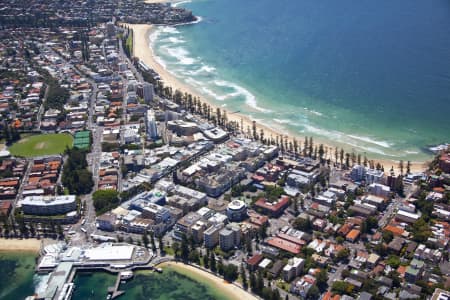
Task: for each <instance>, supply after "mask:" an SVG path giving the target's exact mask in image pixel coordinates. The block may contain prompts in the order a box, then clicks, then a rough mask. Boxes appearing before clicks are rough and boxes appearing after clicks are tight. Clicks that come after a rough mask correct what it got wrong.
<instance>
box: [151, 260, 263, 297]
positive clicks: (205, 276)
mask: <svg viewBox="0 0 450 300" xmlns="http://www.w3.org/2000/svg"><path fill="white" fill-rule="evenodd" d="M165 266H167V267H169V266H170V267H174V268H175V269H178V270H180V271H187V272H188V273H190V274H192V275H194V276H195V278H198V279H201V281H206V282H208V283H210V284H212V285H213V286H214V287H215V288H217V289H218V290H220V291H221V292H222V293H223V294H224V295H226V296H228V297H230V298H232V299H248V300H257V299H258V298H256V297H255V296H253V295H251V294H250V293H247V292H246V291H244V290H243V289H241V288H239V287H237V286H235V285H234V284H231V283H228V282H225V281H224V280H223V279H222V278H220V277H217V276H215V275H213V274H211V273H208V272H206V271H202V270H200V269H198V268H196V267H193V266H190V265H186V264H183V263H179V262H167V263H162V264H160V265H158V267H165Z"/></svg>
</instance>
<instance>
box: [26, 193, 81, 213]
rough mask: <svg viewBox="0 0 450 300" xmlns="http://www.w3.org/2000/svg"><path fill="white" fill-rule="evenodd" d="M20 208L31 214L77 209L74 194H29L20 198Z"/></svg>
mask: <svg viewBox="0 0 450 300" xmlns="http://www.w3.org/2000/svg"><path fill="white" fill-rule="evenodd" d="M21 204H22V210H23V212H24V213H25V214H31V215H58V214H65V213H68V212H70V211H74V210H76V209H77V202H76V196H75V195H67V196H30V197H25V199H23V200H22V202H21Z"/></svg>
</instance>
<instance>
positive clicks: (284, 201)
mask: <svg viewBox="0 0 450 300" xmlns="http://www.w3.org/2000/svg"><path fill="white" fill-rule="evenodd" d="M288 203H289V197H286V196H282V197H281V199H279V200H278V201H277V202H276V203H275V204H273V203H270V202H267V201H266V199H265V198H260V199H259V200H258V201H256V203H255V205H256V206H259V207H261V208H265V209H268V210H270V211H273V212H276V211H279V210H280V209H282V208H283V207H285V206H286V205H287V204H288Z"/></svg>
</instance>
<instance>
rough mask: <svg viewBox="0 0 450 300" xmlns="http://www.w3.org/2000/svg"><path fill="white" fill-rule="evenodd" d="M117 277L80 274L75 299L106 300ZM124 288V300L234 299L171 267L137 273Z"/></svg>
mask: <svg viewBox="0 0 450 300" xmlns="http://www.w3.org/2000/svg"><path fill="white" fill-rule="evenodd" d="M115 280H116V276H115V275H111V274H107V273H101V272H96V273H92V274H89V275H86V274H78V275H77V276H76V278H75V281H74V283H75V292H74V295H73V300H89V299H106V296H107V289H108V287H109V286H113V285H114V283H115ZM120 289H121V290H124V291H125V294H123V295H122V296H120V298H119V299H122V300H150V299H151V300H198V299H204V300H230V299H228V298H226V297H225V296H223V295H221V294H220V292H219V291H217V290H215V289H214V288H213V287H210V286H207V285H205V284H204V283H200V282H197V281H194V280H192V279H191V278H189V277H187V276H185V275H183V274H181V273H178V272H175V271H173V270H169V269H164V272H163V273H162V274H156V273H149V272H137V273H135V276H134V278H133V279H132V280H130V281H128V282H126V283H125V284H121V285H120Z"/></svg>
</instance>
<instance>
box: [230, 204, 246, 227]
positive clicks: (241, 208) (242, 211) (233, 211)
mask: <svg viewBox="0 0 450 300" xmlns="http://www.w3.org/2000/svg"><path fill="white" fill-rule="evenodd" d="M246 216H247V205H246V204H245V202H244V201H241V200H233V201H231V202H230V203H229V204H228V207H227V217H228V219H229V220H230V221H232V222H237V221H242V220H243V219H244V218H245V217H246Z"/></svg>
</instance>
